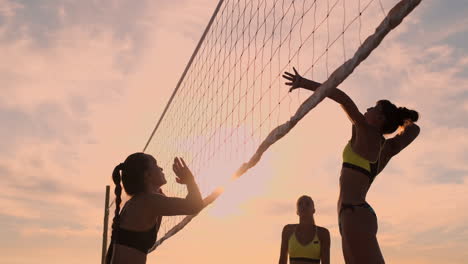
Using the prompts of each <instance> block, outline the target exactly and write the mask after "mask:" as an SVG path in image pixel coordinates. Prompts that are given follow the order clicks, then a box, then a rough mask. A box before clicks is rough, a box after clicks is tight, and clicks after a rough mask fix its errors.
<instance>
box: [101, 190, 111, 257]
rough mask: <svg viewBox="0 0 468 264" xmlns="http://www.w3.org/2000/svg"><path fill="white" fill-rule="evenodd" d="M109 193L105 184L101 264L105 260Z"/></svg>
mask: <svg viewBox="0 0 468 264" xmlns="http://www.w3.org/2000/svg"><path fill="white" fill-rule="evenodd" d="M109 194H110V186H109V185H106V199H105V202H104V227H103V232H102V256H101V264H104V263H105V261H106V253H107V250H106V248H107V227H108V220H109Z"/></svg>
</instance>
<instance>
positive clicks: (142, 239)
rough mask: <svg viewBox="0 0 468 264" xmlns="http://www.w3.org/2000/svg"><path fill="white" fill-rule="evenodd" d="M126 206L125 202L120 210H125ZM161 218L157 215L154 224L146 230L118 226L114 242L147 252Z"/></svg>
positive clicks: (155, 236)
mask: <svg viewBox="0 0 468 264" xmlns="http://www.w3.org/2000/svg"><path fill="white" fill-rule="evenodd" d="M126 206H127V204H125V205H124V207H123V208H122V212H123V211H124V210H125V207H126ZM122 212H121V213H122ZM161 220H162V216H159V217H158V218H157V222H156V224H155V225H154V226H153V227H152V228H151V229H149V230H147V231H134V230H128V229H125V228H121V227H118V229H117V234H116V235H117V236H116V239H115V243H116V244H120V245H124V246H127V247H131V248H134V249H136V250H139V251H141V252H143V253H145V254H148V250H150V249H151V248H152V247H153V246H154V243H155V242H156V239H157V235H158V231H159V227H160V226H161Z"/></svg>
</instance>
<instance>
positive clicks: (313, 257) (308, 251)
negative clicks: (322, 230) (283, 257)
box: [288, 227, 320, 264]
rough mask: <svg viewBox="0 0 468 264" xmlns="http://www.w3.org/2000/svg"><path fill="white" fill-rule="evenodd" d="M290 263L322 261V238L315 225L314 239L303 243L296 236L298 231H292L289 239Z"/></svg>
mask: <svg viewBox="0 0 468 264" xmlns="http://www.w3.org/2000/svg"><path fill="white" fill-rule="evenodd" d="M288 253H289V263H291V264H294V263H303V262H306V263H320V239H319V238H318V235H317V227H315V236H314V239H313V240H312V241H310V242H309V243H308V244H306V245H302V244H301V243H300V242H299V241H298V240H297V237H296V231H295V230H294V232H293V233H292V235H291V236H290V237H289V241H288Z"/></svg>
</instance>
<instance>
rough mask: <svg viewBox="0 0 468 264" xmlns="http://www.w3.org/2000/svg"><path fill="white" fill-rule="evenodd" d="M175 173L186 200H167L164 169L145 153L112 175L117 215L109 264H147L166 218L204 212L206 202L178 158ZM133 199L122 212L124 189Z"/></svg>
mask: <svg viewBox="0 0 468 264" xmlns="http://www.w3.org/2000/svg"><path fill="white" fill-rule="evenodd" d="M172 169H173V170H174V173H175V175H176V177H177V178H176V181H177V182H178V183H180V184H184V185H186V186H187V190H188V194H187V196H186V197H185V198H176V197H166V196H165V195H164V194H163V193H162V191H161V189H160V188H161V186H163V185H164V184H166V178H165V176H164V173H163V169H162V168H161V167H159V166H158V164H157V162H156V160H155V159H154V158H153V157H152V156H151V155H148V154H145V153H134V154H132V155H130V156H128V157H127V159H126V160H125V162H123V163H120V164H119V165H117V166H116V167H115V169H114V171H113V173H112V179H113V181H114V183H115V215H114V219H113V221H112V236H111V243H110V245H109V249H108V251H107V256H106V263H107V264H110V263H112V264H120V263H134V264H144V263H146V256H147V254H148V250H149V249H150V248H151V247H152V246H153V245H154V243H155V241H156V236H157V233H158V230H159V226H160V224H161V218H162V216H169V215H193V214H197V213H198V212H199V211H200V210H201V209H202V208H203V200H202V197H201V194H200V191H199V189H198V186H197V184H196V182H195V179H194V177H193V174H192V173H191V172H190V169H189V168H188V167H187V165H186V164H185V162H184V160H183V159H182V158H175V159H174V164H173V165H172ZM120 183H122V184H123V189H124V190H125V192H126V193H127V194H128V195H129V196H130V197H131V198H130V200H128V201H127V202H126V203H125V205H124V206H123V208H122V210H121V209H120V208H121V202H122V200H121V194H122V186H121V184H120Z"/></svg>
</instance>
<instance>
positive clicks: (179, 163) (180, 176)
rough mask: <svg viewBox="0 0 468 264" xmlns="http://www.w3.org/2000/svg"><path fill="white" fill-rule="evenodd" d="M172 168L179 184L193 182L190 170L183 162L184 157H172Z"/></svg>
mask: <svg viewBox="0 0 468 264" xmlns="http://www.w3.org/2000/svg"><path fill="white" fill-rule="evenodd" d="M172 170H174V173H175V174H176V176H177V177H176V182H177V183H180V184H189V183H193V182H195V179H194V177H193V174H192V172H191V171H190V169H189V168H188V167H187V164H185V161H184V159H182V158H178V157H176V158H174V164H172Z"/></svg>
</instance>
